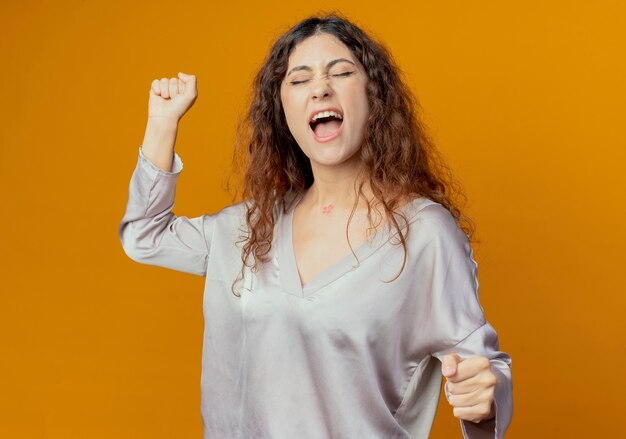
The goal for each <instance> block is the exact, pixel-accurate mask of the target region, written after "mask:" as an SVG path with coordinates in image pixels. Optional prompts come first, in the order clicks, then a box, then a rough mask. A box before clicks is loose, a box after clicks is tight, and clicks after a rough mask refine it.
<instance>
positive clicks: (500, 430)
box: [418, 204, 513, 439]
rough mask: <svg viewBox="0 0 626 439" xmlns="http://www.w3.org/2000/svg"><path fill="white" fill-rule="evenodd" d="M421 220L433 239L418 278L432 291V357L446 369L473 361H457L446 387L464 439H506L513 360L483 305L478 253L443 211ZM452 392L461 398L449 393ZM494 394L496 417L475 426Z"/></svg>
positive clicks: (435, 208) (437, 208)
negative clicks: (503, 348)
mask: <svg viewBox="0 0 626 439" xmlns="http://www.w3.org/2000/svg"><path fill="white" fill-rule="evenodd" d="M420 217H421V221H420V222H419V225H418V227H421V229H422V230H421V232H422V236H426V237H428V238H427V240H426V245H425V246H424V248H423V249H422V253H421V265H420V267H419V268H418V277H419V279H421V282H422V283H423V284H424V285H427V286H428V294H427V296H428V297H429V299H430V307H429V308H428V311H429V313H428V319H430V328H431V329H430V331H429V333H430V334H431V335H432V345H431V355H432V356H433V357H435V358H437V359H439V360H440V361H442V360H444V358H445V357H448V358H447V359H446V364H448V363H449V362H450V360H451V359H450V356H452V357H455V356H454V354H456V356H458V357H460V359H462V360H463V361H467V362H465V364H464V362H463V361H462V362H459V359H456V361H454V362H455V363H457V364H456V368H455V369H456V371H455V373H453V374H452V375H450V373H449V372H448V376H449V378H446V386H445V387H444V390H445V395H446V399H448V402H450V404H451V405H452V406H454V407H459V408H460V409H459V410H457V413H458V414H459V416H457V417H459V420H460V423H461V428H462V431H463V437H464V438H466V439H503V438H504V434H505V432H506V430H507V428H508V426H509V424H510V422H511V418H512V413H513V398H512V380H511V369H510V368H511V357H510V356H509V355H508V354H507V353H505V352H502V351H500V347H499V343H498V336H497V334H496V331H495V330H494V328H493V327H492V326H491V325H490V324H489V323H488V322H487V320H486V318H485V315H484V311H483V308H482V305H481V304H480V301H479V283H478V264H477V263H476V261H475V259H474V254H473V249H472V247H471V245H470V242H469V240H468V239H467V236H466V235H465V234H464V233H463V231H462V230H461V229H460V228H459V227H458V225H457V223H456V221H455V220H454V218H453V217H452V215H451V214H450V213H449V212H448V211H447V210H446V209H445V208H444V207H442V206H441V205H438V204H435V205H430V206H428V207H426V208H424V209H423V210H422V211H421V212H420ZM478 357H484V358H478ZM468 359H471V361H468ZM485 360H489V361H488V362H486V361H485ZM487 363H488V364H487ZM442 374H443V371H442ZM494 376H495V381H496V383H495V385H493V377H494ZM450 381H452V383H451V382H450ZM449 386H450V387H452V388H454V390H455V391H456V394H455V392H449V389H448V387H449ZM470 389H471V390H470ZM489 392H493V393H492V394H491V395H490V399H491V398H492V401H491V402H492V404H493V405H492V407H493V408H495V417H491V418H488V417H486V416H482V421H480V422H478V423H475V422H472V420H474V418H476V419H478V418H477V417H476V416H475V413H473V414H471V416H469V419H470V420H466V419H463V418H465V417H468V416H467V415H468V414H469V412H476V410H478V407H477V406H476V404H478V403H479V402H480V401H483V400H484V399H485V395H487V394H489ZM451 394H452V395H453V397H452V398H450V396H451ZM453 411H454V409H453ZM479 411H481V412H482V407H481V408H480V410H479ZM455 416H456V415H455Z"/></svg>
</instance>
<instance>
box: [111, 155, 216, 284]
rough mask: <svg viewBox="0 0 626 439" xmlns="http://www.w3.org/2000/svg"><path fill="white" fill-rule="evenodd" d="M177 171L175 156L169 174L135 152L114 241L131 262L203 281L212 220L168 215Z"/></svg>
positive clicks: (205, 217)
mask: <svg viewBox="0 0 626 439" xmlns="http://www.w3.org/2000/svg"><path fill="white" fill-rule="evenodd" d="M182 169H183V162H182V160H181V158H180V157H179V156H178V154H177V153H174V158H173V165H172V171H171V172H167V171H164V170H162V169H160V168H158V167H157V166H155V165H154V164H153V163H151V162H150V161H149V160H148V159H147V158H146V157H145V156H144V154H143V151H142V148H141V147H139V156H138V160H137V166H136V167H135V170H134V172H133V175H132V177H131V180H130V185H129V189H128V203H127V205H126V212H125V213H124V217H123V218H122V221H121V223H120V225H119V229H118V235H119V238H120V240H121V243H122V247H123V248H124V251H125V252H126V254H127V255H128V257H130V258H131V259H132V260H134V261H137V262H140V263H143V264H148V265H157V266H161V267H166V268H171V269H173V270H177V271H183V272H186V273H191V274H196V275H200V276H204V275H206V270H207V263H208V259H209V252H210V240H211V235H212V233H213V227H214V218H213V217H212V216H210V215H207V214H205V215H202V216H199V217H196V218H188V217H185V216H176V215H175V214H174V213H173V212H172V208H173V206H174V198H175V192H176V183H177V181H178V176H179V175H180V172H181V171H182Z"/></svg>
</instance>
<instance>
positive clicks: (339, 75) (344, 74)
mask: <svg viewBox="0 0 626 439" xmlns="http://www.w3.org/2000/svg"><path fill="white" fill-rule="evenodd" d="M353 73H354V72H344V73H336V74H334V75H330V76H338V77H346V76H350V75H352V74H353ZM307 81H310V79H305V80H302V81H291V82H290V83H289V84H291V85H298V84H303V83H305V82H307Z"/></svg>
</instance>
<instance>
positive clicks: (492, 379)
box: [441, 354, 498, 423]
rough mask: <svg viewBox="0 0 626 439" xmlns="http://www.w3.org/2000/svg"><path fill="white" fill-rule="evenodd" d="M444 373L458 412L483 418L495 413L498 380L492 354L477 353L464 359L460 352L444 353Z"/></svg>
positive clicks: (460, 415)
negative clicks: (492, 365) (491, 361)
mask: <svg viewBox="0 0 626 439" xmlns="http://www.w3.org/2000/svg"><path fill="white" fill-rule="evenodd" d="M441 372H442V375H443V376H444V377H445V378H446V387H447V389H448V392H449V393H450V397H449V398H448V402H449V403H450V405H451V406H452V407H454V409H453V412H454V416H455V417H457V418H459V419H463V420H466V421H472V422H476V423H478V422H480V421H482V420H485V419H490V418H493V417H494V416H495V402H494V396H495V387H496V384H497V382H498V380H497V377H496V375H495V374H494V373H493V370H492V369H491V363H490V361H489V358H487V357H483V356H474V357H470V358H465V359H463V358H462V357H460V356H459V355H457V354H449V355H446V356H445V357H443V359H442V364H441Z"/></svg>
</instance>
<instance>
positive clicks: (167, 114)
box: [148, 72, 198, 123]
mask: <svg viewBox="0 0 626 439" xmlns="http://www.w3.org/2000/svg"><path fill="white" fill-rule="evenodd" d="M197 97H198V88H197V85H196V77H195V76H194V75H187V74H185V73H182V72H179V73H178V78H169V79H168V78H161V79H155V80H154V81H152V86H151V87H150V100H149V102H148V117H149V118H151V119H163V120H169V121H173V122H176V123H178V121H180V119H181V118H182V117H183V115H184V114H185V113H186V112H187V110H189V109H190V108H191V106H192V105H193V103H194V102H195V101H196V98H197Z"/></svg>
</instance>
